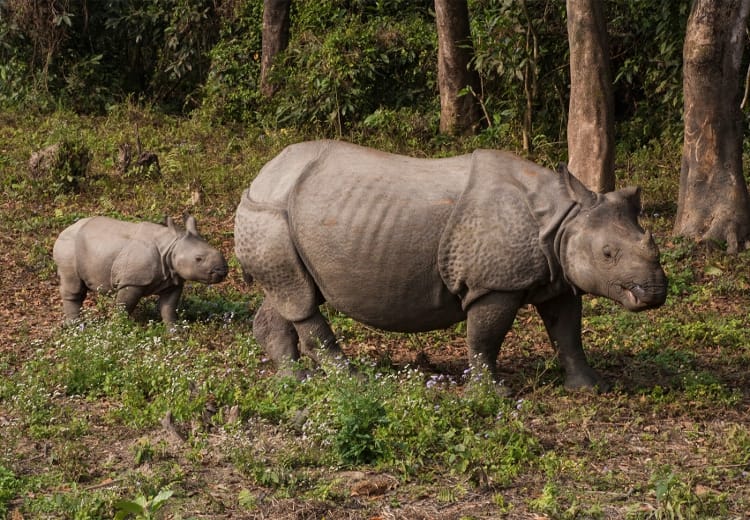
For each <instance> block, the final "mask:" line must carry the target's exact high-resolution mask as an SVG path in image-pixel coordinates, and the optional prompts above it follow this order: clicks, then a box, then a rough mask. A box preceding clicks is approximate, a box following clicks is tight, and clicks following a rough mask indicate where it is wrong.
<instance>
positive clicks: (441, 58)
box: [435, 0, 482, 134]
mask: <svg viewBox="0 0 750 520" xmlns="http://www.w3.org/2000/svg"><path fill="white" fill-rule="evenodd" d="M435 21H436V24H437V36H438V87H439V89H440V132H441V133H444V134H470V133H476V131H477V130H478V129H479V123H480V121H481V118H482V112H481V107H480V106H479V102H478V101H477V98H476V95H478V93H479V89H480V86H479V73H478V72H477V71H475V70H473V69H471V68H469V65H470V63H471V60H472V58H473V57H474V48H473V44H472V40H471V28H470V27H469V7H468V4H467V2H466V0H435ZM467 87H469V90H470V91H469V92H466V93H465V94H463V95H462V94H461V93H462V91H463V92H465V89H466V88H467Z"/></svg>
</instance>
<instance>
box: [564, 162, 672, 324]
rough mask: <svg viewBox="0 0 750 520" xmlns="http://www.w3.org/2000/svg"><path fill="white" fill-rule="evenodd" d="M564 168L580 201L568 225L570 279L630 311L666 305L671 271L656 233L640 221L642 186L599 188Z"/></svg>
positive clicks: (566, 269) (570, 188)
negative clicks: (664, 265)
mask: <svg viewBox="0 0 750 520" xmlns="http://www.w3.org/2000/svg"><path fill="white" fill-rule="evenodd" d="M559 172H560V174H561V176H562V181H563V182H564V183H565V185H566V187H567V190H568V193H569V194H570V195H571V196H572V197H573V198H574V199H575V200H576V201H577V202H578V203H579V204H580V205H581V208H580V212H578V214H576V215H575V217H573V218H571V219H570V220H569V221H568V222H567V223H566V225H565V228H564V230H563V239H562V243H561V248H560V263H561V265H562V267H563V272H564V273H565V276H566V278H567V279H568V281H569V282H570V283H572V284H573V285H574V286H575V287H577V288H578V289H580V290H582V291H584V292H587V293H591V294H596V295H600V296H606V297H607V298H611V299H612V300H615V301H617V302H620V303H621V304H622V305H623V306H624V307H625V308H627V309H629V310H631V311H641V310H644V309H650V308H654V307H659V306H660V305H662V304H663V303H664V301H665V300H666V298H667V277H666V275H665V274H664V270H663V269H662V267H661V264H660V262H659V249H658V248H657V246H656V243H655V242H654V239H653V237H652V236H651V233H650V232H648V231H645V230H644V229H643V228H642V227H641V226H640V224H639V223H638V214H639V213H640V211H641V200H640V189H639V188H624V189H621V190H618V191H614V192H610V193H605V194H595V193H593V192H591V191H589V190H588V189H586V187H585V186H583V184H581V183H580V182H579V181H578V180H577V179H576V178H575V177H573V176H572V175H570V173H569V172H568V171H567V168H565V167H564V166H562V167H561V168H560V169H559Z"/></svg>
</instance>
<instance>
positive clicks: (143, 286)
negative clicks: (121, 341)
mask: <svg viewBox="0 0 750 520" xmlns="http://www.w3.org/2000/svg"><path fill="white" fill-rule="evenodd" d="M52 256H53V258H54V260H55V263H56V264H57V272H58V274H59V276H60V295H61V296H62V300H63V311H64V312H65V318H66V320H67V321H73V320H75V319H77V318H78V316H79V314H80V312H81V306H82V305H83V300H84V299H85V298H86V293H87V292H88V291H97V292H112V291H115V292H116V293H117V295H116V298H115V301H116V302H117V304H118V305H122V306H123V307H124V308H125V310H126V311H127V312H128V313H129V314H130V313H132V312H133V309H135V306H136V304H137V303H138V300H140V299H141V298H142V297H144V296H148V295H151V294H156V295H158V296H159V301H158V307H159V313H160V314H161V318H162V320H164V322H165V323H174V322H175V321H176V320H177V303H178V302H179V299H180V295H181V294H182V288H183V286H184V285H185V281H186V280H190V281H196V282H203V283H208V284H214V283H219V282H221V281H222V280H224V278H226V276H227V271H228V269H227V262H226V260H225V259H224V256H223V255H222V254H221V253H220V252H219V251H218V250H216V249H214V248H213V247H211V246H210V245H208V243H207V242H206V241H205V240H204V239H203V238H202V237H201V236H200V235H199V234H198V229H197V226H196V222H195V218H193V217H192V216H187V217H186V218H185V230H181V229H179V228H178V227H177V226H175V224H174V222H173V221H172V219H171V218H170V217H167V219H166V223H165V224H154V223H151V222H124V221H121V220H116V219H112V218H109V217H100V216H99V217H89V218H84V219H81V220H79V221H78V222H76V223H75V224H73V225H72V226H70V227H68V228H66V229H65V230H63V232H62V233H60V236H59V237H58V238H57V241H55V246H54V249H53V252H52Z"/></svg>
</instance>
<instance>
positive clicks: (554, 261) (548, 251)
mask: <svg viewBox="0 0 750 520" xmlns="http://www.w3.org/2000/svg"><path fill="white" fill-rule="evenodd" d="M580 211H581V205H580V204H578V203H576V202H571V203H570V204H569V205H567V206H566V207H564V208H561V211H558V212H557V213H556V214H555V215H554V218H553V219H552V220H550V221H549V222H547V223H546V224H547V225H546V226H545V227H544V228H542V229H540V230H539V244H540V246H541V250H542V253H543V254H544V256H545V257H546V258H547V263H548V264H549V273H550V274H549V276H550V283H555V282H556V281H557V280H558V279H559V277H560V276H562V279H563V280H565V282H566V283H568V284H570V285H572V284H571V283H570V280H569V279H568V277H567V276H566V274H565V266H564V265H563V257H562V254H561V253H562V248H563V247H564V242H565V230H566V228H567V225H568V223H569V222H570V221H571V220H573V219H574V218H575V217H576V216H577V215H578V213H580Z"/></svg>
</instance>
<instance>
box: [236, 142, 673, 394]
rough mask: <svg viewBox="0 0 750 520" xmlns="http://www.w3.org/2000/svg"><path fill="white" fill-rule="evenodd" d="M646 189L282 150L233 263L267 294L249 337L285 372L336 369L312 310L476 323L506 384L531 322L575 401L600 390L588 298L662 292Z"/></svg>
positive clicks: (379, 155) (566, 176) (488, 361)
mask: <svg viewBox="0 0 750 520" xmlns="http://www.w3.org/2000/svg"><path fill="white" fill-rule="evenodd" d="M640 209H641V208H640V196H639V190H638V188H625V189H622V190H619V191H615V192H612V193H606V194H597V193H593V192H591V191H589V190H588V189H586V187H585V186H584V185H583V184H581V183H580V182H579V181H578V180H577V179H576V178H575V177H574V176H573V175H571V174H570V172H568V171H567V168H561V170H560V171H559V172H557V173H556V172H554V171H551V170H548V169H546V168H542V167H541V166H537V165H536V164H534V163H531V162H529V161H526V160H524V159H521V158H520V157H517V156H515V155H513V154H510V153H507V152H501V151H495V150H477V151H475V152H474V153H472V154H468V155H462V156H458V157H449V158H444V159H417V158H411V157H404V156H400V155H393V154H389V153H383V152H379V151H376V150H372V149H369V148H363V147H360V146H355V145H352V144H347V143H343V142H334V141H317V142H307V143H299V144H295V145H292V146H289V147H287V148H286V149H285V150H284V151H283V152H281V153H280V154H279V155H278V156H277V157H276V158H274V159H273V160H271V161H270V162H269V163H268V164H266V165H265V166H264V167H263V169H262V170H261V171H260V173H259V174H258V176H257V177H256V178H255V180H254V181H253V182H252V184H251V185H250V187H249V188H248V189H247V190H246V191H245V192H244V194H243V195H242V200H241V201H240V204H239V206H238V208H237V214H236V220H235V250H236V253H237V258H238V260H239V261H240V264H241V265H242V269H243V271H244V273H245V277H246V279H248V280H251V279H254V280H255V281H257V283H258V284H259V285H260V287H261V288H262V289H263V291H264V293H265V300H264V301H263V305H262V306H261V307H260V309H259V310H258V312H257V314H256V316H255V318H254V324H253V332H254V334H255V337H256V339H257V340H258V342H259V343H260V344H261V345H263V346H264V347H265V349H266V351H267V352H268V354H269V355H270V356H271V357H272V358H273V359H274V360H275V361H276V362H279V363H282V362H284V361H286V360H293V359H297V358H298V356H299V355H300V353H301V352H312V353H313V355H314V354H315V352H316V350H315V349H317V348H318V347H320V346H322V347H325V348H324V350H322V352H324V353H327V354H329V355H338V353H339V352H340V350H339V347H338V346H337V342H336V339H335V337H334V336H333V333H332V332H331V329H330V327H329V325H328V323H327V322H326V320H325V319H324V317H323V315H322V314H321V313H320V310H319V309H318V306H319V305H320V304H321V303H323V302H324V301H327V302H328V303H329V305H330V306H332V307H334V308H335V309H337V310H339V311H341V312H344V313H346V314H348V315H349V316H351V317H353V318H354V319H356V320H358V321H361V322H363V323H366V324H368V325H371V326H374V327H379V328H382V329H386V330H392V331H399V332H418V331H427V330H432V329H439V328H444V327H447V326H449V325H451V324H453V323H456V322H459V321H462V320H466V321H467V324H466V330H467V343H468V347H469V354H470V363H471V364H472V365H473V366H474V367H477V368H480V367H487V368H489V369H490V371H491V372H492V373H493V375H495V376H496V375H497V374H496V370H497V367H496V360H497V356H498V350H499V348H500V345H501V344H502V342H503V338H504V337H505V335H506V333H507V332H508V330H509V329H510V327H511V325H512V323H513V320H514V317H515V315H516V311H518V309H519V308H520V307H521V306H523V305H525V304H531V305H534V306H535V307H536V309H537V310H538V311H539V314H540V315H541V318H542V320H543V322H544V324H545V326H546V328H547V332H548V333H549V337H550V339H551V341H552V345H553V346H554V348H555V349H556V350H557V354H558V357H559V360H560V364H561V365H562V367H563V369H564V371H565V386H566V387H567V388H592V387H600V388H601V387H604V386H606V385H605V384H604V382H603V381H602V380H601V379H600V377H599V375H598V374H597V373H596V372H595V371H594V369H593V368H591V367H590V366H589V364H588V363H587V361H586V356H585V354H584V351H583V348H582V345H581V294H583V293H592V294H597V295H601V296H606V297H608V298H611V299H613V300H615V301H617V302H620V303H621V304H622V305H623V306H624V307H625V308H627V309H629V310H632V311H640V310H644V309H650V308H654V307H658V306H660V305H661V304H663V303H664V301H665V299H666V296H667V279H666V276H665V274H664V271H663V270H662V268H661V265H660V262H659V250H658V249H657V247H656V244H655V243H654V241H653V239H652V237H651V234H650V233H649V232H647V231H645V230H644V229H643V228H642V227H641V226H640V225H639V224H638V213H639V212H640Z"/></svg>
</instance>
